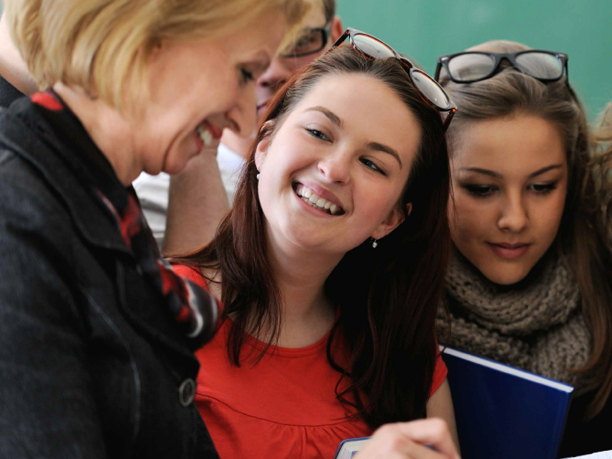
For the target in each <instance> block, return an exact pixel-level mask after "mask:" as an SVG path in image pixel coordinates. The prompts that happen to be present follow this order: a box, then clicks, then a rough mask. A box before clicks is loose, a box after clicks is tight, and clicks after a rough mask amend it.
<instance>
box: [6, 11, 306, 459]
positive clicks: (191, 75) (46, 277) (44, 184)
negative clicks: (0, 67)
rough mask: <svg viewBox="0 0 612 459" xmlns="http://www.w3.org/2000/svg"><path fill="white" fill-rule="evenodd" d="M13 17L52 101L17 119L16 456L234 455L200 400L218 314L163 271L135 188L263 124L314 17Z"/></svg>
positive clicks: (9, 421) (19, 107)
mask: <svg viewBox="0 0 612 459" xmlns="http://www.w3.org/2000/svg"><path fill="white" fill-rule="evenodd" d="M3 7H4V12H3V14H4V15H5V17H4V20H5V21H6V22H5V23H4V24H6V25H7V26H8V28H9V29H10V36H11V37H12V39H13V41H14V45H15V46H16V47H17V49H18V50H19V53H20V55H21V57H22V58H23V62H25V63H27V69H28V72H27V73H29V76H30V77H31V78H32V79H33V80H34V81H35V82H36V84H37V86H38V87H39V88H40V89H41V90H43V92H35V93H34V94H33V95H31V97H21V98H18V99H17V100H15V101H13V102H12V103H11V104H10V107H9V108H2V109H0V260H1V262H0V317H1V320H0V329H1V330H0V341H1V345H0V387H1V389H0V407H1V409H0V456H2V457H10V458H16V459H17V458H31V457H38V458H43V457H44V458H58V459H59V458H61V459H66V458H88V459H98V458H100V459H102V458H119V457H121V458H136V457H138V458H142V457H147V458H184V459H191V458H218V457H219V456H218V454H217V452H216V450H215V447H214V444H213V443H212V441H211V439H210V435H209V433H208V430H207V428H206V426H205V424H204V423H203V422H202V419H201V417H200V415H199V413H198V411H197V409H196V407H195V406H194V404H193V397H194V392H195V381H194V380H195V379H196V376H197V372H198V368H199V363H198V360H197V359H196V358H195V357H194V355H193V352H194V350H195V349H197V348H199V347H200V346H201V345H203V344H204V343H205V342H206V341H207V340H210V338H211V337H212V335H213V334H214V332H215V330H216V323H217V320H216V319H217V317H218V308H217V305H216V302H215V300H214V298H213V297H212V296H211V295H210V293H208V292H207V291H206V290H205V289H202V288H201V287H199V286H197V285H196V284H194V283H192V282H189V281H188V280H186V279H184V278H181V277H180V276H178V275H176V274H175V273H174V272H173V271H172V269H171V268H170V266H169V265H168V264H167V263H166V262H164V261H163V260H162V259H161V257H160V255H159V252H158V251H157V250H156V245H155V244H154V243H152V235H151V232H150V231H149V229H148V227H147V225H146V222H145V220H144V219H143V217H142V213H141V209H140V207H139V205H138V200H137V198H136V196H135V194H134V191H133V188H132V187H131V186H130V184H131V182H132V180H133V179H135V178H136V177H137V176H138V174H139V173H140V172H141V171H143V170H145V171H147V172H150V173H157V172H159V171H160V170H164V171H166V172H168V173H176V172H179V171H180V170H181V169H182V168H183V167H184V166H185V164H186V163H187V161H189V160H190V159H191V158H192V157H194V156H195V155H197V154H198V153H199V152H200V151H201V149H202V147H203V146H204V145H205V144H206V143H207V142H209V141H210V137H211V133H213V132H215V130H216V129H220V128H222V127H226V126H227V127H229V128H233V129H236V130H243V131H245V132H250V131H251V130H252V129H253V127H254V126H253V125H254V116H253V115H252V113H253V112H254V110H255V103H254V99H253V97H252V96H249V94H250V93H253V92H254V83H255V79H256V78H257V77H258V76H259V75H260V74H261V73H263V72H264V71H265V68H266V66H267V65H268V64H269V62H270V60H271V59H272V57H273V56H274V55H275V53H276V50H277V48H279V47H280V46H282V40H283V37H284V35H285V34H286V33H287V32H288V31H289V28H290V27H293V26H294V25H295V24H296V23H298V22H299V21H300V20H301V17H302V16H303V15H304V13H305V11H306V9H307V8H308V4H307V3H306V2H302V1H296V0H225V1H223V2H210V1H190V0H185V1H174V0H172V1H170V0H129V1H123V0H64V1H61V2H41V1H39V0H10V1H6V2H4V4H3ZM22 76H23V74H22ZM22 89H23V90H27V88H22Z"/></svg>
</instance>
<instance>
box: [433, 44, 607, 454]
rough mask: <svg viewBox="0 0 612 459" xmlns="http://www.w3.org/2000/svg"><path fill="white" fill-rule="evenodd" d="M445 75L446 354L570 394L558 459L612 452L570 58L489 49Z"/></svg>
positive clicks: (592, 215) (597, 228) (579, 113)
mask: <svg viewBox="0 0 612 459" xmlns="http://www.w3.org/2000/svg"><path fill="white" fill-rule="evenodd" d="M440 71H441V72H440ZM438 73H441V79H440V81H441V83H442V85H443V86H444V87H445V88H447V89H448V90H449V93H450V94H451V95H452V97H453V99H454V100H455V101H456V103H457V105H458V114H457V117H456V121H455V122H454V123H453V126H452V127H451V129H450V131H449V136H450V138H451V139H452V142H451V144H450V145H451V147H450V150H451V152H452V155H451V176H452V187H453V195H454V202H453V203H452V204H451V205H450V207H449V214H450V224H451V234H452V239H453V243H454V247H455V252H454V257H453V259H452V262H451V266H450V270H449V274H448V276H447V279H446V291H447V300H448V306H449V309H450V314H451V316H452V319H453V320H452V327H451V328H452V333H451V340H450V341H449V342H448V343H447V344H449V345H452V346H455V347H458V348H461V349H464V350H467V351H470V352H473V353H475V354H480V355H484V356H486V357H489V358H492V359H494V360H498V361H501V362H504V363H507V364H510V365H514V366H517V367H520V368H524V369H526V370H529V371H532V372H535V373H538V374H541V375H544V376H546V377H549V378H553V379H557V380H561V381H564V382H567V383H569V384H572V385H573V386H575V393H574V395H575V399H574V401H573V402H572V410H571V412H570V415H569V420H568V424H567V428H566V437H565V443H564V446H563V449H562V452H561V455H562V456H569V455H577V454H579V453H580V454H583V453H586V452H588V451H589V450H590V451H596V450H601V449H609V448H610V446H611V445H610V437H609V436H606V438H604V437H601V436H599V437H594V435H593V433H594V432H596V427H597V426H598V425H602V426H603V425H608V426H609V425H610V424H609V422H611V419H610V415H611V413H610V411H611V408H610V403H609V399H610V392H611V390H612V256H611V252H610V247H609V245H607V243H606V238H605V228H603V225H602V224H601V220H602V219H601V210H602V208H603V207H604V206H605V203H604V202H603V199H602V196H603V195H602V194H601V193H598V192H597V190H598V187H599V186H601V185H602V180H599V181H598V180H596V177H595V175H594V170H593V169H592V167H591V164H592V163H591V157H590V155H589V144H588V132H587V124H586V119H585V115H584V111H583V109H582V107H581V105H580V103H579V101H578V99H577V98H576V95H575V94H574V91H573V90H572V88H571V87H570V86H569V83H568V81H567V56H565V55H563V54H561V53H554V52H549V51H533V50H530V49H529V48H527V47H525V46H523V45H519V44H517V43H512V42H489V43H484V44H482V45H479V46H477V47H475V48H471V49H470V50H468V51H467V52H465V53H458V54H455V55H449V56H443V57H442V58H440V60H439V66H438ZM457 121H458V122H457ZM602 177H605V174H602ZM440 316H441V317H440V318H439V320H438V325H439V327H440V335H439V336H440V338H441V340H443V341H445V337H446V336H447V335H446V332H447V327H446V321H445V318H444V317H442V316H444V314H443V313H440ZM445 342H446V341H445ZM587 420H590V421H588V422H587ZM578 439H580V441H578Z"/></svg>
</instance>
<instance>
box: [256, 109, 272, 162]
mask: <svg viewBox="0 0 612 459" xmlns="http://www.w3.org/2000/svg"><path fill="white" fill-rule="evenodd" d="M273 124H274V123H273V122H272V120H270V121H267V122H266V123H264V125H263V126H262V127H261V129H262V130H265V131H266V135H264V137H263V138H262V139H261V140H260V141H259V143H258V144H257V147H256V148H255V167H257V170H258V171H261V167H262V166H263V163H264V161H265V160H266V156H267V155H268V148H269V147H270V143H271V142H272V130H273V127H272V125H273Z"/></svg>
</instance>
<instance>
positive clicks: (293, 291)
mask: <svg viewBox="0 0 612 459" xmlns="http://www.w3.org/2000/svg"><path fill="white" fill-rule="evenodd" d="M269 254H270V260H271V263H272V267H273V271H274V274H275V279H276V283H277V285H278V288H279V290H280V292H281V296H282V299H283V311H282V313H283V317H282V325H281V333H280V337H279V345H280V346H283V347H304V346H308V345H310V344H313V343H315V342H317V341H318V340H320V339H321V338H322V337H323V336H324V335H325V334H326V333H327V332H328V331H329V329H330V328H331V326H332V324H333V322H334V318H335V311H334V307H333V305H332V304H331V303H330V302H329V300H328V299H327V297H326V295H325V293H324V285H325V280H326V279H327V277H328V276H329V275H330V273H331V272H332V271H333V269H334V268H335V267H336V265H337V264H338V262H339V261H340V259H341V257H337V256H329V255H318V254H313V252H312V251H309V250H297V251H293V252H288V251H284V250H280V247H279V246H278V245H276V244H275V243H274V242H273V241H269Z"/></svg>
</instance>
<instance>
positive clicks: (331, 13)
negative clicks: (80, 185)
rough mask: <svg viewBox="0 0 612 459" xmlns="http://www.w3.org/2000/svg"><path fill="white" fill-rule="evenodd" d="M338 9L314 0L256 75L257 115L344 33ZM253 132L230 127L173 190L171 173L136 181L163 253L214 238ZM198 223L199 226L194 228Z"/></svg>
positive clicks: (331, 2)
mask: <svg viewBox="0 0 612 459" xmlns="http://www.w3.org/2000/svg"><path fill="white" fill-rule="evenodd" d="M335 13H336V1H335V0H313V2H312V8H311V9H310V10H309V11H308V13H307V14H306V16H305V17H304V19H303V20H302V23H301V26H300V27H301V30H300V32H299V33H298V34H297V36H296V37H295V39H294V40H293V41H292V42H291V44H289V45H288V46H286V47H285V49H283V50H280V52H279V54H278V55H277V56H275V57H274V58H273V59H272V61H271V63H270V66H269V67H268V69H267V70H266V71H265V72H264V73H263V74H262V75H261V76H260V77H259V78H258V79H257V82H256V85H255V101H256V106H257V118H260V117H261V116H262V114H263V113H264V112H265V110H266V108H267V105H268V103H269V101H270V100H271V99H272V97H273V96H274V94H275V93H276V91H277V90H278V89H279V88H280V87H281V86H282V85H283V84H284V82H285V81H286V80H287V78H288V77H289V76H290V75H291V73H292V72H293V71H295V70H297V69H300V68H302V67H303V66H305V65H307V64H308V63H310V62H312V61H313V60H314V59H316V58H317V57H318V56H320V55H321V53H322V52H323V51H324V50H326V49H327V48H329V46H330V45H331V44H332V43H333V42H334V41H335V40H337V39H338V37H339V36H340V35H341V34H342V32H343V31H344V29H343V28H342V21H341V20H340V18H339V17H338V16H336V14H335ZM253 137H254V132H248V133H240V134H237V133H236V132H235V131H232V130H231V129H225V130H224V131H223V136H222V137H221V141H220V144H219V141H218V140H217V141H215V142H214V144H213V145H211V147H209V148H206V149H205V150H204V154H203V155H201V156H200V157H199V158H198V159H197V160H196V161H192V162H191V163H190V165H189V167H188V168H186V170H185V172H183V173H182V174H180V175H179V176H177V177H175V178H174V179H173V180H172V182H173V185H172V187H171V188H172V189H171V191H170V177H169V176H168V175H167V174H159V175H157V176H152V175H148V174H142V175H141V176H140V177H139V178H138V179H137V180H136V181H135V182H134V188H135V189H136V192H137V193H138V196H139V198H140V200H141V203H142V205H143V209H144V212H145V215H146V217H147V220H148V221H149V224H150V226H151V229H152V231H153V234H154V236H155V238H156V240H157V242H158V244H159V245H160V247H163V250H164V252H168V253H180V252H184V251H186V250H190V249H193V248H197V247H200V246H201V245H202V244H205V243H207V242H210V240H212V238H213V236H214V234H215V231H216V229H217V226H218V224H219V222H220V221H221V218H223V216H224V215H225V214H226V213H227V211H228V210H229V207H230V206H231V204H232V202H233V200H234V195H235V193H236V187H237V185H238V181H239V178H240V171H241V170H242V167H243V166H244V163H245V159H246V157H247V155H248V152H249V147H250V146H251V143H252V142H253ZM217 145H218V148H217ZM211 166H213V167H211ZM215 166H216V167H215ZM169 194H170V197H169V196H168V195H169ZM195 228H197V231H192V229H195Z"/></svg>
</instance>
